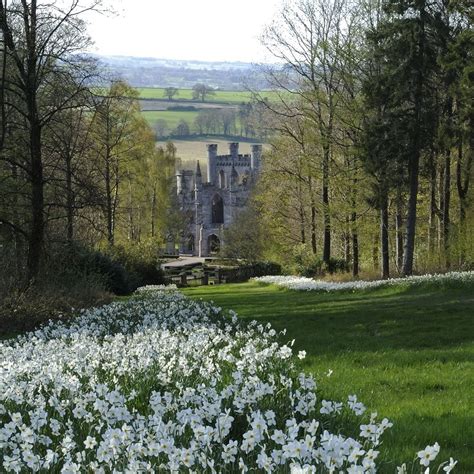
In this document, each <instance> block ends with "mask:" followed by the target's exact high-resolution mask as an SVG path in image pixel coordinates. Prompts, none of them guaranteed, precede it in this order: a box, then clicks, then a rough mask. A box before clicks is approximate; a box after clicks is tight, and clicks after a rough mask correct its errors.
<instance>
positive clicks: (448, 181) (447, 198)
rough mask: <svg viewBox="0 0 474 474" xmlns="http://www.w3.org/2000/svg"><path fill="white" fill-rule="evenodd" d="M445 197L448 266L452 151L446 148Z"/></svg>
mask: <svg viewBox="0 0 474 474" xmlns="http://www.w3.org/2000/svg"><path fill="white" fill-rule="evenodd" d="M443 188H444V189H443V191H444V199H443V209H442V213H443V214H442V221H443V250H444V258H445V264H446V268H449V267H450V264H451V262H450V248H449V247H450V225H451V222H450V216H449V207H450V204H451V151H450V150H449V149H448V150H446V156H445V161H444V186H443Z"/></svg>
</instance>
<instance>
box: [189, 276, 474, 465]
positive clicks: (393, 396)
mask: <svg viewBox="0 0 474 474" xmlns="http://www.w3.org/2000/svg"><path fill="white" fill-rule="evenodd" d="M184 293H185V294H186V295H188V296H191V297H194V298H202V299H205V300H213V301H214V303H215V304H216V305H217V306H221V307H223V308H225V309H234V310H235V311H237V313H238V314H239V316H240V317H242V318H244V319H248V320H251V319H256V320H258V321H261V322H270V323H271V324H272V325H273V326H274V327H275V328H276V329H283V328H287V329H288V332H287V334H286V336H285V341H288V340H292V339H293V338H294V339H296V343H295V350H296V351H298V350H303V349H304V350H306V352H307V353H308V356H307V358H306V359H305V368H306V370H308V371H310V372H311V373H312V374H314V376H315V377H316V378H317V381H318V383H319V389H320V393H321V396H322V397H324V398H327V399H329V400H332V399H335V400H337V399H346V398H347V396H348V395H349V394H356V395H357V396H358V397H359V399H360V400H361V401H362V402H364V403H365V404H366V406H367V407H368V408H369V409H370V410H372V411H377V412H378V414H379V416H381V417H382V416H386V417H388V418H390V420H391V421H392V422H393V424H394V426H393V428H392V429H391V430H389V431H388V432H387V433H386V434H385V435H384V440H385V441H384V444H383V445H382V448H381V449H382V454H381V456H383V457H384V458H385V459H394V460H395V461H398V462H399V463H401V462H404V461H411V460H412V459H413V458H414V456H415V453H416V452H417V451H418V450H420V449H423V448H424V447H425V446H426V445H428V444H433V443H434V442H435V441H438V442H439V443H440V445H441V452H440V455H439V457H438V459H440V460H443V461H444V460H448V459H449V456H452V457H454V458H455V459H458V460H459V464H458V465H457V466H456V469H455V472H462V473H474V287H473V286H472V285H471V286H465V287H463V288H457V289H456V288H450V289H449V288H444V289H440V288H433V287H431V288H430V287H429V286H425V287H421V288H411V289H407V288H405V287H392V288H385V289H378V290H372V291H365V292H356V293H346V292H338V293H318V292H293V291H289V290H283V289H279V288H277V287H274V286H263V285H259V284H256V283H245V284H238V285H221V286H214V287H197V288H190V289H186V290H184ZM330 370H332V371H333V373H332V375H331V376H330V377H328V376H327V374H328V373H329V371H330ZM383 472H391V473H393V472H395V466H394V465H393V464H392V465H386V471H385V469H384V470H383ZM409 472H410V471H409ZM415 472H419V470H417V471H415ZM433 472H434V471H433Z"/></svg>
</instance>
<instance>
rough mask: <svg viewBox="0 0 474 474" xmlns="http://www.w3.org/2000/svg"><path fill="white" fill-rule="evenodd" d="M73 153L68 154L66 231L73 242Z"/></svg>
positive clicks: (70, 241)
mask: <svg viewBox="0 0 474 474" xmlns="http://www.w3.org/2000/svg"><path fill="white" fill-rule="evenodd" d="M71 158H72V157H71V155H70V154H67V156H66V233H67V240H68V242H69V243H70V244H71V243H72V242H73V240H74V190H73V187H72V167H71Z"/></svg>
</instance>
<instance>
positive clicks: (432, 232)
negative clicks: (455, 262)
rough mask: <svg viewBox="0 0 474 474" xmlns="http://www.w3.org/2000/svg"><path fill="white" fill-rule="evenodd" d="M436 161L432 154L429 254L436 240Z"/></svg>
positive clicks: (432, 250) (431, 252)
mask: <svg viewBox="0 0 474 474" xmlns="http://www.w3.org/2000/svg"><path fill="white" fill-rule="evenodd" d="M436 215H437V204H436V162H435V161H434V154H433V156H432V159H431V169H430V216H429V230H428V251H429V254H430V256H432V255H433V254H434V251H435V242H436Z"/></svg>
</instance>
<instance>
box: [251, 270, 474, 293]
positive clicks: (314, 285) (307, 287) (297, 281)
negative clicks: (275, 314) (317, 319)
mask: <svg viewBox="0 0 474 474" xmlns="http://www.w3.org/2000/svg"><path fill="white" fill-rule="evenodd" d="M254 280H255V281H257V282H260V283H266V284H272V285H277V286H281V287H283V288H287V289H289V290H297V291H328V292H330V291H356V290H369V289H373V288H381V287H386V286H394V285H409V286H414V285H420V284H423V283H434V284H445V283H448V284H449V283H456V282H459V283H474V271H470V272H450V273H444V274H435V275H413V276H410V277H406V278H389V279H387V280H372V281H365V280H355V281H345V282H330V281H324V280H313V279H312V278H306V277H298V276H285V275H278V276H263V277H257V278H254Z"/></svg>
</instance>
